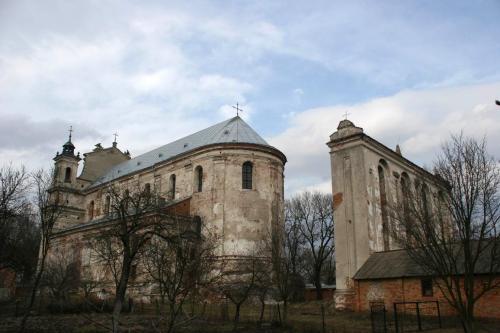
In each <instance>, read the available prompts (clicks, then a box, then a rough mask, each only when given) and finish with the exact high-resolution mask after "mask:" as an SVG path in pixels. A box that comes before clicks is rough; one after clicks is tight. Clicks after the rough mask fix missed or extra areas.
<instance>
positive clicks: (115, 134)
mask: <svg viewBox="0 0 500 333" xmlns="http://www.w3.org/2000/svg"><path fill="white" fill-rule="evenodd" d="M113 135H114V136H115V141H113V142H116V137H117V136H118V133H116V132H115V133H114V134H113Z"/></svg>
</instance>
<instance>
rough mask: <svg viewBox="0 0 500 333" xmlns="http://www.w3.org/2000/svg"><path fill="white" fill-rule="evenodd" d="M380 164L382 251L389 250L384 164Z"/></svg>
mask: <svg viewBox="0 0 500 333" xmlns="http://www.w3.org/2000/svg"><path fill="white" fill-rule="evenodd" d="M380 162H381V164H380V165H379V166H378V183H379V190H380V211H381V214H382V236H383V239H384V251H388V250H389V214H388V207H387V192H386V184H385V170H384V167H383V166H382V165H384V163H382V162H385V161H383V160H381V161H380Z"/></svg>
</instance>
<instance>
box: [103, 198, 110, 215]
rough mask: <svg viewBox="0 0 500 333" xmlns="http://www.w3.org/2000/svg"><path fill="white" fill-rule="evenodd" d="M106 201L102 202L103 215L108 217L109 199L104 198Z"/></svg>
mask: <svg viewBox="0 0 500 333" xmlns="http://www.w3.org/2000/svg"><path fill="white" fill-rule="evenodd" d="M105 200H106V201H105V202H104V214H106V215H109V208H110V206H111V198H110V197H109V195H108V196H106V199H105Z"/></svg>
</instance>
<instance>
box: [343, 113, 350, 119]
mask: <svg viewBox="0 0 500 333" xmlns="http://www.w3.org/2000/svg"><path fill="white" fill-rule="evenodd" d="M349 115H350V113H349V112H347V111H346V112H345V113H344V119H346V120H347V116H349Z"/></svg>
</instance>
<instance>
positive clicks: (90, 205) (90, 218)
mask: <svg viewBox="0 0 500 333" xmlns="http://www.w3.org/2000/svg"><path fill="white" fill-rule="evenodd" d="M94 206H95V204H94V200H92V201H91V202H90V204H89V220H93V219H94Z"/></svg>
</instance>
